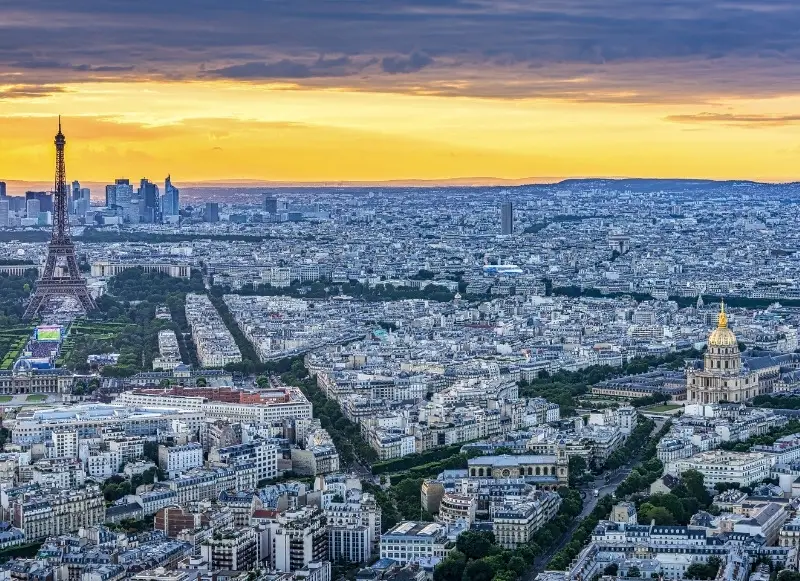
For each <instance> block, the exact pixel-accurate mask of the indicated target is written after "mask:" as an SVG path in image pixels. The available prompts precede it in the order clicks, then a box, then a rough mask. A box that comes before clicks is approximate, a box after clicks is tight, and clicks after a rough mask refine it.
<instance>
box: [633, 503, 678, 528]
mask: <svg viewBox="0 0 800 581" xmlns="http://www.w3.org/2000/svg"><path fill="white" fill-rule="evenodd" d="M638 512H639V520H640V521H641V522H642V524H650V523H651V522H652V521H656V524H657V525H674V524H675V516H674V515H673V514H672V513H671V512H670V511H669V510H667V509H666V508H664V507H663V506H653V505H652V504H650V503H649V502H645V503H644V504H643V505H642V506H641V507H640V508H639V511H638Z"/></svg>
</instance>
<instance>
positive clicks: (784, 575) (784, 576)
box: [778, 569, 800, 581]
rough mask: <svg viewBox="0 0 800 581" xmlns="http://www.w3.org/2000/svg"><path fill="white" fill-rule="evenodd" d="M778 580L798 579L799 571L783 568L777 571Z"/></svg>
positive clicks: (798, 580)
mask: <svg viewBox="0 0 800 581" xmlns="http://www.w3.org/2000/svg"><path fill="white" fill-rule="evenodd" d="M778 581H800V573H798V572H797V571H790V570H789V569H784V570H783V571H781V572H780V573H778Z"/></svg>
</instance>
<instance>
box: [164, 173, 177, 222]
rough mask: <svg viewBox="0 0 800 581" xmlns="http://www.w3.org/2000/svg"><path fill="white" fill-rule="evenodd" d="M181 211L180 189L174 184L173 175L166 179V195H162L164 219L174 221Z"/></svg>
mask: <svg viewBox="0 0 800 581" xmlns="http://www.w3.org/2000/svg"><path fill="white" fill-rule="evenodd" d="M180 211H181V200H180V191H179V190H178V188H176V187H175V186H173V185H172V179H171V176H167V179H166V180H164V195H163V196H162V197H161V217H162V221H165V222H166V221H169V222H174V221H175V216H179V215H180Z"/></svg>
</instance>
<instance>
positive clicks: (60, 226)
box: [24, 116, 97, 319]
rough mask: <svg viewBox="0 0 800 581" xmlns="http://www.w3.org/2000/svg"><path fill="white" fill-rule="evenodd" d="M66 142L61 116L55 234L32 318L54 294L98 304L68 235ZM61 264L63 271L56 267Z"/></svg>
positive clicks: (30, 307)
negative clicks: (83, 275)
mask: <svg viewBox="0 0 800 581" xmlns="http://www.w3.org/2000/svg"><path fill="white" fill-rule="evenodd" d="M66 143H67V140H66V138H65V137H64V134H63V133H61V117H60V116H59V118H58V134H56V137H55V146H56V176H55V191H54V192H53V194H54V195H53V234H52V236H51V237H50V243H49V244H48V245H47V261H46V262H45V265H44V270H43V271H42V276H41V277H40V278H39V280H38V281H37V282H36V289H35V290H34V292H33V295H32V296H31V300H30V302H29V303H28V307H27V309H25V316H24V318H25V319H32V318H33V317H35V316H36V314H37V313H38V312H39V311H40V310H41V309H42V307H43V306H45V304H46V303H47V302H48V301H49V300H50V299H51V298H53V297H57V296H73V297H75V298H76V299H78V301H79V302H80V303H81V306H82V307H83V308H84V310H85V311H86V312H87V313H88V312H89V311H92V310H94V309H96V308H97V305H96V304H95V302H94V299H93V298H92V296H91V295H90V294H89V289H88V287H87V286H86V280H85V279H84V278H83V277H82V276H81V271H80V269H79V268H78V260H77V258H75V245H74V244H73V242H72V239H71V238H70V236H69V217H68V215H67V176H66V169H65V166H64V145H65V144H66ZM59 266H60V269H61V272H60V273H57V272H56V269H57V268H58V267H59Z"/></svg>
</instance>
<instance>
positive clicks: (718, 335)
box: [686, 302, 762, 404]
mask: <svg viewBox="0 0 800 581" xmlns="http://www.w3.org/2000/svg"><path fill="white" fill-rule="evenodd" d="M759 376H760V374H759V373H758V372H756V371H751V370H749V369H748V368H747V366H743V365H742V354H741V353H740V352H739V342H738V341H737V340H736V335H734V334H733V331H731V330H730V328H729V327H728V315H727V313H726V312H725V303H724V302H723V303H721V304H720V311H719V318H718V322H717V328H716V329H714V330H713V331H712V332H711V334H710V335H709V336H708V348H707V349H706V354H705V357H704V359H703V368H702V369H694V368H690V369H689V370H688V371H687V373H686V399H687V402H688V403H699V404H711V403H719V402H721V401H727V402H741V401H746V400H748V399H750V398H751V397H755V396H756V395H758V394H759V393H762V391H761V390H760V386H759Z"/></svg>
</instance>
